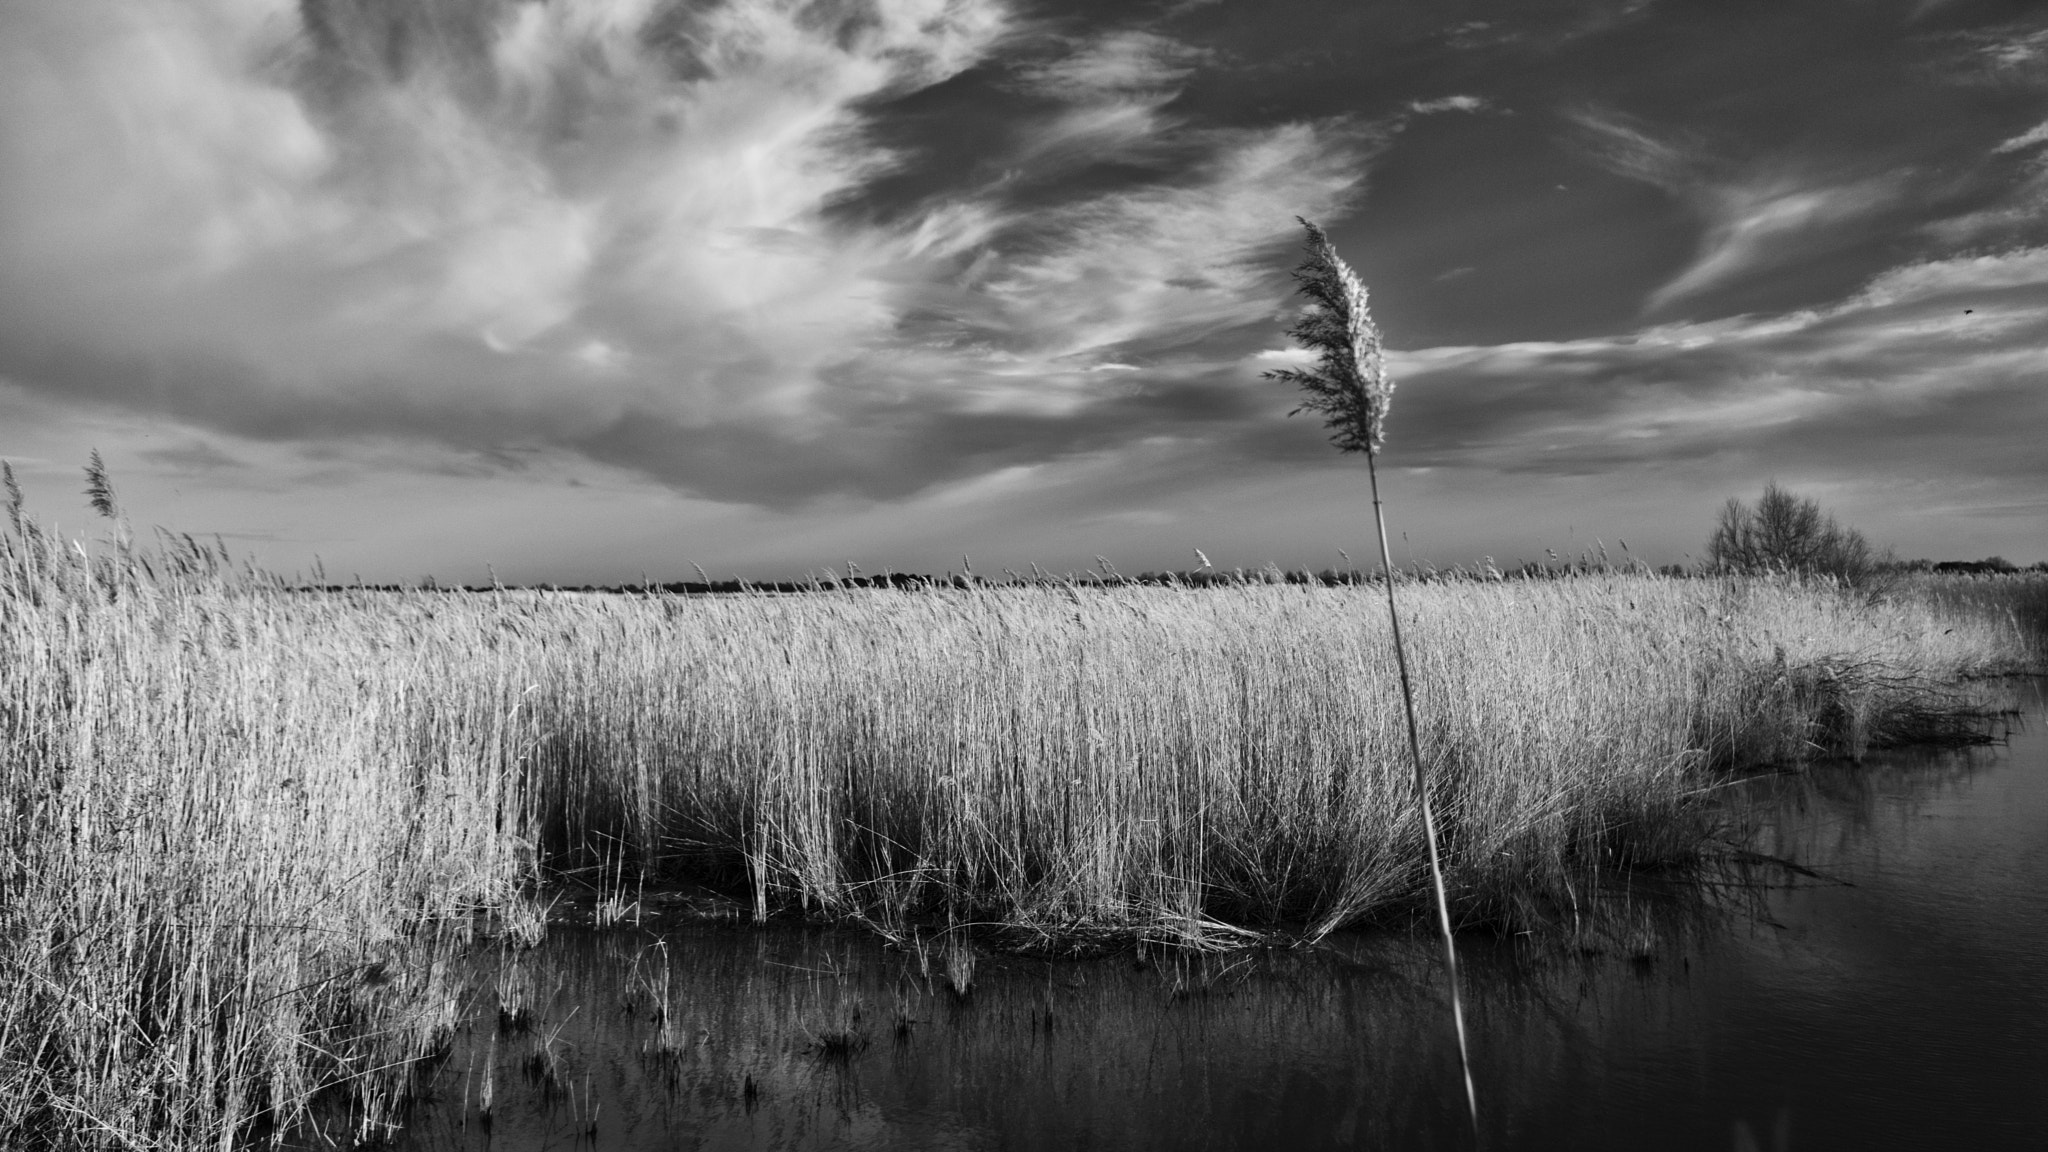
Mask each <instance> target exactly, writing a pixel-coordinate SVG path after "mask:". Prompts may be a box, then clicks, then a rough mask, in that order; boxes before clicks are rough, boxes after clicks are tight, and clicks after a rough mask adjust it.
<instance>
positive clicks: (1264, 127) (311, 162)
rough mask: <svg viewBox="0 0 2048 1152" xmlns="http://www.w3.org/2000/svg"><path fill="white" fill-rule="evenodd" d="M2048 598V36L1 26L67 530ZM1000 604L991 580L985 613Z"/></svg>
mask: <svg viewBox="0 0 2048 1152" xmlns="http://www.w3.org/2000/svg"><path fill="white" fill-rule="evenodd" d="M1297 217H1305V218H1308V219H1310V220H1314V221H1317V222H1319V223H1321V224H1322V225H1323V226H1325V227H1326V228H1327V229H1328V230H1329V232H1330V235H1331V237H1332V239H1333V240H1334V242H1335V243H1336V245H1337V248H1338V250H1339V251H1340V252H1341V253H1343V254H1344V256H1345V257H1346V259H1347V260H1349V261H1350V263H1352V264H1353V265H1354V266H1355V267H1356V268H1357V269H1358V272H1359V274H1360V275H1361V277H1362V278H1363V279H1364V281H1365V283H1366V284H1367V286H1368V287H1369V289H1370V291H1371V294H1372V297H1371V298H1372V310H1373V315H1374V317H1375V318H1376V319H1377V321H1378V323H1379V325H1380V327H1381V329H1382V331H1383V333H1384V336H1385V340H1386V345H1387V347H1388V349H1389V354H1388V363H1389V365H1390V367H1391V370H1392V373H1393V378H1394V381H1395V384H1396V391H1395V393H1394V397H1393V403H1392V407H1391V410H1390V412H1389V417H1388V422H1387V444H1386V447H1385V449H1384V451H1383V452H1382V453H1381V456H1380V459H1379V463H1380V468H1381V487H1382V494H1383V496H1384V498H1385V500H1386V507H1387V513H1388V518H1389V527H1390V530H1391V531H1392V532H1393V534H1394V544H1393V550H1394V555H1395V559H1396V561H1397V562H1399V563H1404V564H1429V565H1437V566H1444V567H1447V566H1451V565H1456V564H1470V563H1480V562H1483V561H1484V559H1485V558H1489V557H1490V558H1493V559H1495V560H1496V561H1497V562H1498V563H1500V564H1501V565H1503V566H1506V565H1508V564H1511V563H1514V562H1517V561H1520V560H1525V559H1542V558H1544V557H1545V555H1546V553H1556V554H1559V555H1562V556H1566V557H1573V556H1578V555H1582V554H1585V553H1588V552H1590V551H1593V550H1596V549H1600V548H1605V549H1606V550H1608V552H1609V554H1610V555H1613V556H1617V557H1618V556H1621V555H1623V549H1624V547H1625V548H1626V550H1627V552H1626V554H1627V555H1632V556H1635V557H1638V558H1642V559H1646V560H1648V561H1650V562H1652V563H1660V564H1661V563H1684V562H1686V561H1687V560H1688V559H1689V558H1690V557H1692V556H1694V555H1695V554H1697V553H1698V552H1699V551H1700V550H1701V547H1702V545H1703V543H1704V541H1705V539H1706V537H1707V536H1708V534H1709V533H1710V531H1711V529H1712V526H1713V522H1714V517H1715V515H1716V513H1717V511H1718V510H1719V509H1720V508H1721V506H1722V505H1723V504H1724V503H1725V502H1726V501H1727V500H1728V499H1729V498H1730V497H1739V498H1742V499H1746V500H1747V499H1754V498H1755V496H1756V495H1757V494H1758V493H1760V492H1761V490H1762V489H1763V487H1764V485H1765V484H1766V483H1767V482H1769V481H1772V480H1775V481H1777V482H1778V483H1779V484H1781V485H1783V486H1785V487H1788V488H1790V489H1791V490H1793V491H1794V492H1795V493H1798V494H1800V495H1804V496H1809V497H1812V498H1814V499H1817V500H1819V501H1820V502H1821V504H1822V505H1823V506H1824V507H1825V508H1827V509H1828V510H1829V511H1831V512H1833V513H1834V514H1835V515H1836V516H1837V517H1839V519H1840V520H1841V521H1842V522H1843V523H1844V524H1847V525H1850V526H1854V527H1856V528H1858V529H1860V530H1861V531H1863V532H1864V534H1865V535H1866V536H1868V537H1869V538H1870V539H1871V540H1872V542H1873V543H1875V544H1878V545H1881V546H1889V547H1891V548H1893V549H1895V550H1896V552H1897V553H1898V555H1900V556H1901V557H1907V558H1910V557H1932V558H1936V559H1944V558H1954V559H1974V558H1979V557H1983V556H1988V555H1993V554H1997V555H2003V556H2006V557H2007V558H2009V559H2012V560H2015V561H2018V562H2021V563H2031V562H2034V561H2039V560H2044V559H2048V352H2044V348H2048V9H2044V7H2043V6H2042V5H2040V4H2037V3H2016V2H1992V0H1949V2H1942V0H1801V2H1799V3H1785V2H1783V0H1692V2H1679V0H1500V2H1494V3H1481V2H1459V0H1379V2H1374V0H1347V2H1343V3H1338V2H1334V0H1322V2H1313V3H1311V2H1296V0H1259V2H1257V3H1250V2H1234V0H1206V2H1205V0H1181V2H1165V0H1150V2H1144V3H1115V2H1103V0H1087V2H1073V0H1060V2H1055V0H1044V2H1030V0H861V2H853V0H849V2H829V0H814V2H792V0H723V2H701V0H697V2H676V0H544V2H540V0H437V2H427V0H419V2H415V3H406V4H394V3H387V2H380V0H300V2H298V3H288V2H284V0H9V2H8V3H6V4H4V5H0V458H4V459H6V460H7V461H8V462H9V463H10V464H11V466H12V467H13V468H14V470H15V472H16V474H17V476H18V477H19V479H20V482H21V485H22V487H23V489H24V490H25V491H26V493H27V498H28V505H29V510H30V511H31V512H32V513H33V514H36V515H38V516H40V517H42V518H43V519H44V520H46V521H54V522H56V523H57V524H59V525H60V526H61V527H62V528H64V529H65V530H66V531H69V532H72V533H75V534H79V535H85V536H90V535H92V534H94V533H101V534H103V533H104V531H105V529H104V526H95V524H94V523H93V522H92V519H91V513H90V511H89V510H88V509H87V507H86V505H85V502H84V498H83V496H82V495H80V492H81V489H82V486H83V477H82V472H81V467H82V465H83V464H84V462H85V460H86V459H87V456H88V454H89V453H90V452H91V451H93V450H95V449H97V450H98V451H100V452H101V453H102V455H103V457H104V458H105V460H106V462H107V465H108V468H109V470H110V471H111V473H112V476H113V480H114V484H115V488H116V491H117V493H118V496H119V498H120V500H121V503H122V506H123V507H124V509H125V510H126V513H127V515H128V517H129V519H130V520H131V521H132V522H133V523H134V524H135V525H136V526H137V528H138V529H147V528H149V527H153V526H161V527H164V528H167V529H172V530H176V531H181V532H190V533H192V534H194V535H203V536H212V535H218V536H219V537H221V538H222V540H223V541H224V542H226V543H227V545H228V546H229V547H230V549H231V550H233V551H235V552H236V553H237V554H239V555H246V556H251V557H254V558H255V559H257V560H258V561H259V562H261V563H264V564H266V565H268V566H270V567H272V568H275V569H278V570H282V571H286V572H305V573H310V572H312V571H314V570H315V567H316V566H317V567H318V570H320V571H324V572H326V573H327V574H329V575H330V576H332V577H336V578H342V577H348V576H361V577H362V578H364V579H372V580H380V581H383V580H412V579H417V578H420V577H422V576H426V575H433V576H436V577H438V578H440V579H442V580H443V581H477V580H482V579H485V578H486V577H487V574H494V575H496V576H497V577H498V578H499V579H502V580H504V581H506V582H508V583H510V582H541V581H552V582H559V583H584V582H591V583H607V582H616V581H628V580H637V579H640V578H643V577H648V578H653V579H660V580H677V579H689V578H694V573H695V571H696V570H698V569H702V570H704V571H706V572H708V573H709V574H710V575H712V576H714V577H718V578H724V577H727V576H730V575H734V574H738V575H743V576H747V577H750V578H757V579H771V578H785V577H789V576H793V575H799V574H801V573H804V572H806V571H821V572H822V571H825V570H828V569H829V570H832V571H839V572H843V571H845V569H846V566H847V565H848V564H853V565H855V566H857V569H858V570H859V571H861V572H880V571H884V570H895V571H916V572H939V571H946V570H954V569H957V568H958V567H960V566H961V565H962V564H963V563H971V564H972V566H973V568H974V569H975V570H976V571H978V572H982V573H986V574H996V573H999V572H1000V571H1001V570H1003V569H1005V568H1008V569H1011V570H1015V571H1025V570H1028V569H1029V567H1030V566H1031V565H1034V564H1035V565H1038V566H1039V567H1040V568H1042V569H1045V570H1050V571H1055V572H1062V571H1070V570H1079V569H1084V568H1090V567H1094V566H1095V565H1096V564H1097V563H1098V557H1100V558H1106V560H1107V562H1108V563H1110V564H1113V565H1114V566H1115V567H1116V569H1117V570H1119V571H1122V572H1125V573H1127V574H1131V573H1136V572H1140V571H1144V570H1149V569H1165V568H1175V569H1187V568H1193V567H1195V566H1196V565H1197V564H1198V563H1199V562H1200V561H1199V560H1198V559H1197V557H1196V553H1195V550H1196V549H1201V550H1202V552H1203V554H1204V555H1205V556H1207V557H1208V558H1210V559H1211V560H1212V561H1213V563H1214V564H1216V565H1217V566H1219V567H1223V568H1230V567H1236V566H1246V567H1253V566H1259V565H1264V564H1268V563H1277V564H1280V565H1283V566H1286V567H1299V566H1307V567H1312V568H1325V567H1331V566H1341V565H1342V564H1343V563H1344V560H1343V559H1342V557H1343V555H1345V554H1347V553H1348V554H1349V555H1350V556H1351V557H1353V558H1354V559H1356V560H1358V561H1360V562H1363V561H1364V560H1365V558H1366V557H1367V556H1369V555H1370V554H1371V553H1372V551H1373V549H1374V545H1373V543H1372V541H1373V537H1372V535H1371V509H1370V505H1369V503H1368V496H1367V492H1366V476H1365V469H1364V466H1363V465H1364V461H1363V458H1362V457H1359V456H1356V455H1345V454H1341V453H1339V452H1337V451H1336V450H1335V449H1334V448H1332V447H1331V446H1330V444H1329V443H1328V441H1327V438H1326V434H1325V431H1324V430H1323V429H1322V428H1321V427H1320V426H1319V425H1318V423H1317V422H1316V421H1315V419H1314V418H1313V417H1311V416H1297V417H1294V418H1290V417H1289V415H1288V413H1289V412H1290V410H1292V409H1293V408H1294V407H1295V406H1296V402H1297V397H1296V396H1295V395H1294V394H1292V393H1290V392H1289V391H1288V389H1287V387H1286V386H1284V385H1281V384H1278V383H1275V382H1273V381H1269V380H1265V379H1262V378H1261V375H1260V374H1261V373H1262V372H1264V371H1267V370H1270V369H1273V368H1277V367H1284V366H1287V365H1288V364H1290V363H1294V362H1296V361H1298V360H1299V359H1300V357H1301V354H1300V353H1299V352H1297V351H1295V350H1292V349H1290V347H1289V344H1288V340H1287V337H1286V329H1287V327H1288V326H1289V324H1290V323H1292V321H1293V319H1294V317H1295V316H1296V314H1297V312H1298V308H1299V303H1300V302H1299V298H1298V297H1296V296H1294V295H1293V284H1292V281H1291V280H1290V278H1289V270H1290V268H1291V267H1293V266H1294V265H1295V264H1296V263H1297V262H1298V260H1299V258H1300V254H1301V248H1300V246H1301V229H1300V226H1299V225H1298V224H1297V223H1296V218H1297ZM969 558H971V559H969Z"/></svg>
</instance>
